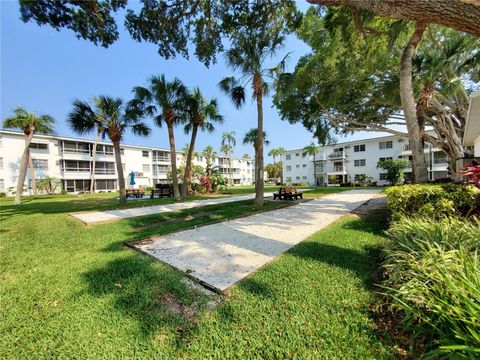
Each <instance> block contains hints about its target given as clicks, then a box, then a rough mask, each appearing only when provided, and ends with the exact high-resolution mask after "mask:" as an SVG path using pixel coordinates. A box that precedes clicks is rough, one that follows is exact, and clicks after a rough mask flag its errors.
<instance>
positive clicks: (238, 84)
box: [219, 30, 286, 206]
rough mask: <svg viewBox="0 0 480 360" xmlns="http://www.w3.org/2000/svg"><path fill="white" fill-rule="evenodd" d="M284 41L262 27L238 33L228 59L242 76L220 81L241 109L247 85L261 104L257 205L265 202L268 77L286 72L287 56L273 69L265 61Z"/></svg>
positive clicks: (220, 85) (257, 161)
mask: <svg viewBox="0 0 480 360" xmlns="http://www.w3.org/2000/svg"><path fill="white" fill-rule="evenodd" d="M284 41H285V39H284V37H283V36H282V35H280V34H279V33H278V32H269V31H266V30H261V31H253V32H250V33H241V32H239V33H236V34H235V35H234V36H233V38H232V47H231V48H230V49H229V50H228V51H227V52H226V56H225V58H226V62H227V65H228V66H229V67H231V68H232V69H233V71H239V73H240V78H238V79H237V78H235V77H234V76H231V77H226V78H224V79H223V80H221V81H220V83H219V87H220V89H221V90H222V91H224V92H225V93H226V94H228V96H229V97H230V99H231V100H232V102H233V104H234V105H235V107H237V108H240V107H241V106H242V105H243V104H244V103H245V93H246V86H248V85H249V86H251V87H252V89H253V98H254V99H255V101H256V103H257V128H258V134H259V136H258V138H257V146H255V167H256V173H255V179H257V181H255V204H256V205H258V206H262V205H263V97H264V96H265V95H267V94H268V88H269V84H268V82H267V81H266V79H267V78H271V79H273V77H274V76H275V75H278V74H279V73H281V72H282V71H283V69H284V66H285V60H286V57H285V58H284V59H283V60H282V61H281V62H280V63H279V64H278V65H277V66H275V67H273V68H268V67H266V66H265V63H266V62H267V61H268V60H269V59H270V58H271V57H272V56H274V55H275V54H276V52H277V51H278V50H279V49H280V48H281V47H282V45H283V43H284ZM258 179H260V180H261V181H258Z"/></svg>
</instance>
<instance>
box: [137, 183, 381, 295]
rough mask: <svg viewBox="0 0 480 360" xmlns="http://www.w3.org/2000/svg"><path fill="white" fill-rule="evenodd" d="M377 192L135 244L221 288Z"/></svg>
mask: <svg viewBox="0 0 480 360" xmlns="http://www.w3.org/2000/svg"><path fill="white" fill-rule="evenodd" d="M379 193H380V190H376V189H369V190H350V191H345V192H341V193H336V194H331V195H327V196H324V197H321V198H319V199H315V200H312V201H308V202H304V203H300V204H297V205H294V206H291V207H288V208H284V209H279V210H273V211H269V212H265V213H260V214H256V215H251V216H247V217H244V218H241V219H237V220H233V221H226V222H223V223H217V224H212V225H206V226H202V227H199V228H197V229H193V230H185V231H180V232H177V233H173V234H169V235H165V236H158V237H152V238H150V240H146V241H142V242H140V243H138V244H134V246H135V247H136V248H137V249H138V250H140V251H142V252H144V253H147V254H149V255H151V256H153V257H155V258H157V259H158V260H161V261H163V262H165V263H167V264H170V265H171V266H173V267H175V268H177V269H179V270H181V271H184V272H186V273H188V274H189V275H191V276H193V277H194V278H196V279H197V280H199V281H200V282H202V283H204V284H205V285H207V286H208V287H211V288H214V289H216V290H220V291H223V290H225V289H227V288H228V287H230V286H231V285H233V284H234V283H236V282H237V281H239V280H241V279H242V278H244V277H245V276H247V275H249V274H251V273H252V272H254V271H256V270H257V269H258V268H260V267H261V266H263V265H265V264H266V263H268V262H270V261H272V260H273V259H274V258H275V257H277V256H278V255H280V254H281V253H283V252H284V251H286V250H288V249H289V248H291V247H292V246H294V245H296V244H298V243H299V242H301V241H303V240H304V239H306V238H307V237H309V236H310V235H312V234H314V233H316V232H317V231H319V230H321V229H322V228H324V227H326V226H327V225H329V224H331V223H332V222H334V221H335V220H337V219H339V218H340V217H342V216H343V215H345V214H346V213H348V212H350V211H352V210H354V209H356V208H357V207H358V206H360V205H361V204H363V203H365V202H367V201H368V200H370V199H372V198H376V197H378V196H379ZM237 201H238V200H237Z"/></svg>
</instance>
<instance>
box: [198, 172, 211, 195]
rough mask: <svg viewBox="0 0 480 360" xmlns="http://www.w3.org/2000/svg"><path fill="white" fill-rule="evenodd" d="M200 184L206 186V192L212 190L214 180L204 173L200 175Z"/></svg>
mask: <svg viewBox="0 0 480 360" xmlns="http://www.w3.org/2000/svg"><path fill="white" fill-rule="evenodd" d="M200 184H202V186H203V187H204V188H205V192H207V193H208V192H210V187H211V186H212V182H211V180H210V179H209V178H208V177H207V176H205V175H202V176H200Z"/></svg>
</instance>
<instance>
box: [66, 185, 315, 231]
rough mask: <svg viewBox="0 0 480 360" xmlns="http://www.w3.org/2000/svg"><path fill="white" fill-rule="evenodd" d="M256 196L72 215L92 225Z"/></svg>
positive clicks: (270, 194) (266, 195)
mask: <svg viewBox="0 0 480 360" xmlns="http://www.w3.org/2000/svg"><path fill="white" fill-rule="evenodd" d="M307 190H308V189H307ZM307 190H302V191H307ZM272 195H273V193H265V194H264V196H265V197H268V196H272ZM254 198H255V194H249V195H241V196H230V197H223V198H218V199H209V200H194V201H186V202H181V203H174V204H165V205H154V206H145V207H137V208H131V209H123V210H108V211H89V212H83V213H72V214H70V215H71V216H73V217H75V218H77V219H79V220H81V221H83V222H84V223H85V224H87V225H92V224H95V223H100V222H106V221H113V220H120V219H127V218H132V217H137V216H147V215H155V214H161V213H166V212H169V211H178V210H185V209H191V208H195V207H200V206H207V205H217V204H225V203H231V202H235V201H242V200H250V199H254Z"/></svg>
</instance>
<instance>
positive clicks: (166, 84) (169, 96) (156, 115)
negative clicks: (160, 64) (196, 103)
mask: <svg viewBox="0 0 480 360" xmlns="http://www.w3.org/2000/svg"><path fill="white" fill-rule="evenodd" d="M133 93H134V94H135V97H134V99H133V100H132V101H131V102H130V105H131V106H132V107H134V108H136V109H139V110H140V111H142V113H143V114H144V115H145V116H149V117H151V118H152V119H153V122H154V123H155V124H156V125H157V126H159V127H161V126H162V124H163V123H165V124H166V125H167V130H168V140H169V143H170V162H171V165H172V183H173V194H174V196H175V199H176V200H177V201H178V200H180V192H179V189H178V175H177V156H176V152H175V134H174V131H173V128H174V126H175V125H176V124H177V123H179V122H181V121H182V120H183V117H182V115H181V114H182V111H183V110H184V107H185V100H186V97H187V89H186V87H185V86H184V85H183V83H182V82H181V81H180V80H179V79H177V78H175V79H173V81H167V79H166V78H165V75H160V76H152V77H150V78H149V79H148V86H147V87H142V86H137V87H134V88H133Z"/></svg>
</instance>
